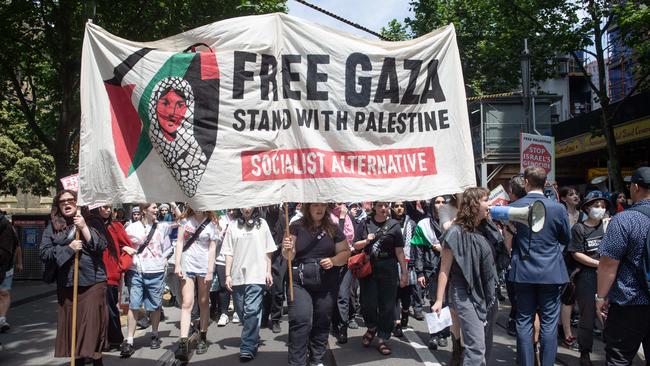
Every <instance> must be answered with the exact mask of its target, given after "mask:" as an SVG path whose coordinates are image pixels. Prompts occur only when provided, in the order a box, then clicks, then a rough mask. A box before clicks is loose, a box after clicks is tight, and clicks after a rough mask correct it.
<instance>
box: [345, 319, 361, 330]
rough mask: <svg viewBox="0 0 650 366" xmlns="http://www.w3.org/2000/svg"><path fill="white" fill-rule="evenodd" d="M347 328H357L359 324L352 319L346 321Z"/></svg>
mask: <svg viewBox="0 0 650 366" xmlns="http://www.w3.org/2000/svg"><path fill="white" fill-rule="evenodd" d="M348 328H350V329H359V324H357V321H356V320H354V319H352V320H350V321H349V322H348Z"/></svg>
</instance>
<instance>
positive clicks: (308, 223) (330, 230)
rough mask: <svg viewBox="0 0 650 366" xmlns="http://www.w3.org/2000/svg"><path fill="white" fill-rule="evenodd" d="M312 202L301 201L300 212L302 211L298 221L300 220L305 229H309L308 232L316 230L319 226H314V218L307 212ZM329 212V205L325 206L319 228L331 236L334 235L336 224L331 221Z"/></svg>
mask: <svg viewBox="0 0 650 366" xmlns="http://www.w3.org/2000/svg"><path fill="white" fill-rule="evenodd" d="M312 204H313V203H311V202H310V203H303V204H302V207H301V208H300V212H302V217H301V218H300V220H299V221H300V222H302V225H303V226H304V227H305V229H307V230H309V232H314V231H316V230H317V229H318V228H319V227H317V226H316V223H315V222H314V220H312V218H311V214H310V213H309V208H310V207H311V205H312ZM331 212H332V210H331V209H330V207H329V205H326V206H325V215H323V219H322V220H321V222H320V228H322V229H323V230H325V233H326V234H327V235H329V236H330V237H331V238H333V237H334V235H336V225H334V223H333V222H332V218H331Z"/></svg>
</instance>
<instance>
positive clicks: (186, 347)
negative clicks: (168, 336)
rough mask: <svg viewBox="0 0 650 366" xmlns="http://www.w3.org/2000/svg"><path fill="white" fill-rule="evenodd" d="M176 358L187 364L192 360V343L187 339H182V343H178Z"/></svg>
mask: <svg viewBox="0 0 650 366" xmlns="http://www.w3.org/2000/svg"><path fill="white" fill-rule="evenodd" d="M174 356H175V357H176V359H177V360H179V361H181V362H187V361H189V360H190V342H189V341H188V339H187V338H181V339H180V341H178V348H176V352H174Z"/></svg>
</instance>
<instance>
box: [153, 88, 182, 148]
mask: <svg viewBox="0 0 650 366" xmlns="http://www.w3.org/2000/svg"><path fill="white" fill-rule="evenodd" d="M186 112H187V104H185V99H184V98H183V97H181V96H180V95H178V93H177V92H176V91H175V90H173V89H172V90H170V91H168V92H167V94H165V95H163V96H162V97H160V99H159V100H158V104H157V105H156V113H157V114H158V123H159V124H160V128H162V131H163V135H164V136H165V138H167V140H169V141H172V140H174V138H175V137H176V130H178V127H179V126H180V125H181V123H182V121H183V117H184V116H185V113H186Z"/></svg>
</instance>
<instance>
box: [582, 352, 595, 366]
mask: <svg viewBox="0 0 650 366" xmlns="http://www.w3.org/2000/svg"><path fill="white" fill-rule="evenodd" d="M580 366H592V363H591V359H590V358H589V352H580Z"/></svg>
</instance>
